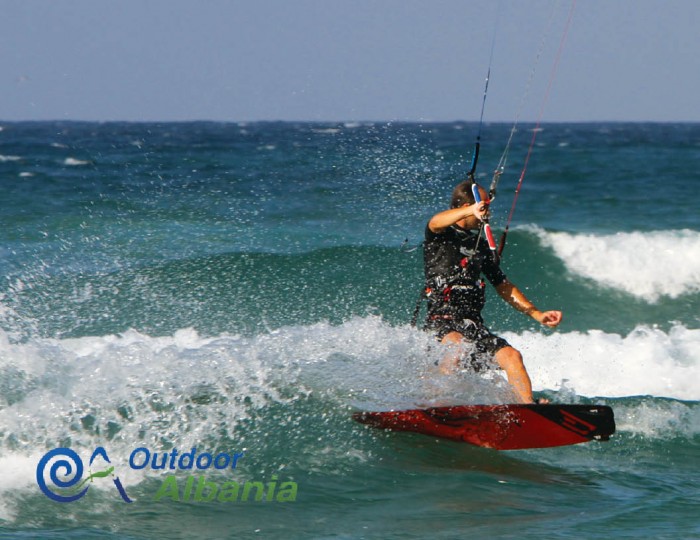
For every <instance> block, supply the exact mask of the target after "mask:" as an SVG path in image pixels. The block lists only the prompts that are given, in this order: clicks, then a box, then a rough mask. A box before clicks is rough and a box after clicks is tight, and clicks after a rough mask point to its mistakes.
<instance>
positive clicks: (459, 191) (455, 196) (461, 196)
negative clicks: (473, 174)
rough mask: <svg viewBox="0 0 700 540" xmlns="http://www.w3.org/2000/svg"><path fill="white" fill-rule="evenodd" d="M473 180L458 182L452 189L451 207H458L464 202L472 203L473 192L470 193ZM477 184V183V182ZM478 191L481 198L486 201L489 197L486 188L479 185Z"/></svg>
mask: <svg viewBox="0 0 700 540" xmlns="http://www.w3.org/2000/svg"><path fill="white" fill-rule="evenodd" d="M472 184H473V182H472V181H470V180H467V181H465V182H460V183H459V184H457V186H456V187H455V188H454V190H453V191H452V203H451V206H450V207H451V208H459V207H460V206H464V205H465V204H467V205H471V204H474V202H475V201H474V194H473V193H472ZM477 185H478V184H477ZM479 193H480V194H481V200H482V201H484V202H486V203H488V201H489V197H488V193H486V190H485V189H484V188H482V187H481V186H479Z"/></svg>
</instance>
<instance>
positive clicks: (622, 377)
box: [504, 325, 700, 401]
mask: <svg viewBox="0 0 700 540" xmlns="http://www.w3.org/2000/svg"><path fill="white" fill-rule="evenodd" d="M504 337H505V338H506V339H508V341H509V342H510V343H511V344H512V345H513V346H514V347H516V348H518V349H519V350H520V351H521V352H522V353H523V356H524V357H525V362H526V365H527V368H528V371H529V372H530V375H531V377H532V379H533V386H534V387H535V388H536V389H542V390H543V389H556V388H557V387H558V386H560V385H561V384H562V381H567V385H569V386H571V387H573V389H574V390H575V392H576V394H578V395H582V396H605V397H625V396H641V395H649V396H656V397H668V398H675V399H681V400H696V401H697V400H700V329H688V328H686V327H684V326H681V325H677V326H674V327H673V328H672V329H671V330H670V331H669V332H668V333H666V332H663V331H662V330H659V329H658V328H649V327H647V326H640V327H637V328H636V329H635V330H634V331H632V332H630V333H629V334H628V335H626V336H621V335H619V334H607V333H605V332H602V331H599V330H590V331H588V332H586V333H582V332H569V333H552V334H542V333H534V332H525V333H524V334H520V335H518V334H513V333H505V334H504Z"/></svg>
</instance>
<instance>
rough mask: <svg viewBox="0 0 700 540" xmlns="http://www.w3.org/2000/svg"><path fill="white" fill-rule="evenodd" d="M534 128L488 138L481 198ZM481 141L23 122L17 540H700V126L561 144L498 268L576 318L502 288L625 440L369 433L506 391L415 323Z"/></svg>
mask: <svg viewBox="0 0 700 540" xmlns="http://www.w3.org/2000/svg"><path fill="white" fill-rule="evenodd" d="M510 128H511V126H510V125H505V124H486V125H484V126H483V130H482V135H481V145H482V146H481V156H480V158H479V162H478V167H477V177H478V179H479V180H480V181H482V183H484V184H487V185H488V184H489V183H490V180H491V172H492V171H493V169H494V168H495V166H496V164H497V163H498V159H499V157H500V156H501V153H502V152H503V150H504V146H505V144H506V141H507V140H508V136H509V132H510ZM532 129H533V126H532V125H527V124H524V125H521V126H520V127H519V129H518V131H517V132H516V133H515V136H514V137H513V144H512V146H511V147H510V153H509V162H508V163H507V166H506V170H505V173H504V174H503V176H502V178H501V181H500V184H499V190H498V194H497V197H496V200H495V201H494V203H493V217H492V225H493V227H494V229H495V230H496V232H497V233H498V232H499V231H500V230H502V228H503V226H504V224H505V220H506V216H507V214H508V210H509V208H510V205H511V201H512V198H513V193H514V190H515V186H516V184H517V181H518V177H519V176H520V172H521V170H522V167H523V164H524V160H525V156H526V154H527V149H528V145H529V143H530V141H531V138H532V133H533V132H532ZM477 131H478V126H477V125H476V124H472V123H441V124H431V123H426V124H418V123H345V124H343V123H248V124H243V123H240V124H237V123H163V124H157V123H153V124H149V123H75V122H34V123H7V122H6V123H0V201H1V203H2V204H0V466H1V467H2V471H3V474H2V481H1V482H0V537H2V538H37V537H41V538H55V539H59V538H79V539H88V538H89V539H93V538H95V539H98V538H99V539H117V538H119V539H121V538H130V539H151V538H152V539H172V538H192V537H200V538H222V539H223V538H272V539H277V538H280V539H282V538H285V539H287V538H312V539H330V538H335V539H356V538H357V539H359V538H367V539H422V538H428V537H430V538H441V539H458V538H519V539H523V538H541V537H547V538H561V539H569V538H571V539H574V538H576V539H579V538H587V539H592V538H600V539H603V538H605V539H607V538H637V537H641V536H645V537H646V536H652V537H654V538H667V539H678V538H700V518H698V516H700V492H699V487H698V486H699V483H700V469H699V468H698V463H699V462H700V205H699V204H698V185H700V184H699V183H698V182H699V180H700V172H698V171H700V125H698V124H548V125H544V126H543V127H542V129H541V131H540V132H538V133H537V139H536V144H535V146H534V149H533V153H532V156H531V158H530V161H529V163H528V166H527V172H526V175H525V178H524V182H523V188H522V191H521V194H520V197H519V200H518V205H517V207H516V210H515V214H514V219H513V223H512V225H511V231H510V234H509V236H508V242H507V244H506V247H505V251H504V254H503V263H502V266H503V268H504V270H505V272H506V273H507V275H508V276H509V278H510V279H511V281H513V282H515V283H516V284H517V285H518V286H519V287H520V288H521V289H522V290H523V291H524V292H525V293H526V294H527V295H528V297H529V298H530V299H531V300H533V302H534V303H535V304H536V305H538V306H539V307H540V308H541V309H561V310H562V311H563V312H564V322H563V323H562V324H561V326H560V327H559V328H558V329H557V330H555V331H552V330H548V329H544V328H540V327H538V326H537V325H536V324H535V323H533V322H532V321H531V320H530V319H527V318H526V317H524V316H522V315H521V314H519V313H517V312H515V311H514V310H512V309H511V308H509V307H508V306H507V305H505V304H504V303H503V302H502V301H501V300H500V299H499V298H498V297H497V296H495V294H493V291H492V290H490V291H489V293H488V294H490V298H489V302H488V305H487V308H486V311H485V318H486V319H487V321H488V323H489V325H490V327H491V328H492V330H494V331H495V332H497V333H499V334H501V335H503V336H504V337H506V338H507V339H508V340H509V341H510V342H511V343H512V344H513V345H514V346H516V347H518V348H519V349H520V350H521V351H522V352H523V355H524V357H525V362H526V365H527V367H528V370H529V372H530V374H531V377H532V379H533V385H534V388H535V391H536V393H537V394H538V395H540V396H546V397H548V398H549V399H551V400H552V401H555V402H566V403H601V404H607V405H610V406H612V407H613V409H614V411H615V416H616V420H617V428H618V430H617V433H616V434H615V435H614V437H613V438H612V439H611V440H610V441H609V442H592V443H588V444H584V445H578V446H572V447H565V448H554V449H543V450H529V451H511V452H497V451H493V450H485V449H479V448H474V447H469V446H467V445H464V444H458V443H453V442H449V441H444V440H436V439H433V438H431V437H426V436H420V435H416V434H407V433H389V432H381V431H378V430H374V429H371V428H367V427H365V426H362V425H360V424H357V423H355V422H353V420H352V419H351V415H352V413H353V412H355V411H357V410H362V409H372V410H378V409H390V408H397V407H407V406H411V405H416V404H454V403H496V402H507V401H509V399H510V398H511V396H510V394H509V390H508V388H507V386H506V385H505V384H504V383H503V381H502V378H501V377H500V375H499V374H497V373H496V374H491V375H490V376H487V377H486V378H485V379H484V378H482V377H479V376H478V375H475V374H473V373H464V374H459V375H455V376H453V377H444V376H442V375H440V374H438V373H436V370H435V367H434V365H433V364H434V361H435V359H436V358H438V357H439V356H440V354H441V351H440V350H439V347H436V346H435V343H434V342H433V340H432V338H431V337H430V336H429V335H427V334H425V333H424V332H422V331H421V329H420V328H414V327H412V326H411V325H410V324H409V321H410V319H411V315H412V312H413V309H414V306H415V304H416V300H417V299H418V295H419V293H420V290H421V287H422V253H421V247H420V242H421V240H422V235H423V230H424V227H425V224H426V222H427V220H428V219H429V218H430V216H431V215H432V214H433V213H435V212H436V211H438V210H441V209H444V208H446V207H447V205H448V201H449V195H450V192H451V189H452V187H453V186H454V185H455V184H456V183H457V182H458V181H460V180H462V179H464V176H465V172H466V170H467V169H468V166H469V163H470V161H471V153H472V149H473V144H474V140H475V135H476V133H477ZM424 313H425V311H424V308H423V311H422V312H421V316H423V315H424ZM57 448H62V449H64V450H62V451H60V452H59V454H60V455H59V457H58V458H57V459H56V460H54V461H47V459H48V458H47V459H42V458H44V456H46V455H47V454H48V453H49V452H50V451H52V450H54V449H57ZM100 448H101V449H102V453H101V454H100V453H97V454H96V450H97V449H100ZM67 450H72V451H73V452H75V454H69V453H68V452H67ZM185 454H191V455H190V458H191V459H190V458H188V459H185V460H184V461H183V460H182V459H180V458H182V457H183V455H185ZM235 454H239V458H238V461H237V463H236V466H235V467H233V462H232V461H231V459H232V456H234V455H235ZM61 456H62V457H61ZM93 458H94V461H93ZM197 458H199V460H198V461H197ZM188 463H189V465H190V467H187V465H188ZM81 466H82V467H83V470H82V471H80V467H81ZM110 467H113V468H112V469H110ZM52 473H53V475H52ZM78 473H79V474H78ZM102 473H104V474H102ZM72 479H74V480H76V481H77V480H81V481H82V480H86V483H85V484H82V485H80V484H79V483H77V484H75V483H74V484H73V485H68V484H70V483H71V481H72ZM63 482H65V483H66V484H67V485H66V486H63V485H62V483H63ZM41 483H43V484H44V486H43V487H44V489H42V486H40V484H41ZM117 483H118V484H119V485H120V486H121V488H122V489H121V490H120V489H118V486H117ZM246 486H248V487H246ZM248 489H249V490H248ZM85 490H86V491H85ZM47 492H48V493H50V494H53V497H52V496H51V495H49V494H47ZM122 492H123V493H124V494H126V495H127V497H128V499H129V500H131V501H132V502H131V503H127V502H126V501H125V498H124V497H123V496H122ZM72 496H75V498H76V500H74V501H71V502H62V501H58V500H56V498H61V497H65V498H70V497H72ZM260 499H261V500H260Z"/></svg>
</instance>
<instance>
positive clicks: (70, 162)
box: [63, 157, 90, 167]
mask: <svg viewBox="0 0 700 540" xmlns="http://www.w3.org/2000/svg"><path fill="white" fill-rule="evenodd" d="M63 164H64V165H67V166H69V167H80V166H82V165H89V164H90V162H89V161H85V160H82V159H76V158H72V157H67V158H66V159H65V160H63Z"/></svg>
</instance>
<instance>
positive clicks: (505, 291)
mask: <svg viewBox="0 0 700 540" xmlns="http://www.w3.org/2000/svg"><path fill="white" fill-rule="evenodd" d="M496 292H498V294H499V295H500V297H501V298H503V300H505V301H506V302H508V303H509V304H510V305H511V306H513V307H514V308H515V309H517V310H518V311H519V312H520V313H524V314H525V315H529V316H530V317H532V318H533V319H535V320H536V321H537V322H539V323H542V324H544V325H545V326H549V327H550V328H554V327H555V326H558V325H559V323H560V322H561V319H562V312H561V311H540V310H539V309H537V308H536V307H535V305H534V304H533V303H532V302H530V300H528V299H527V298H526V297H525V295H524V294H523V293H522V292H521V291H520V289H518V288H517V287H516V286H515V285H514V284H513V283H511V282H510V281H508V280H505V281H504V282H503V283H501V284H500V285H498V286H497V287H496Z"/></svg>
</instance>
